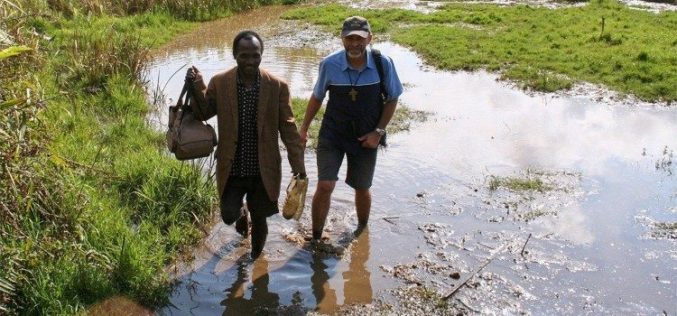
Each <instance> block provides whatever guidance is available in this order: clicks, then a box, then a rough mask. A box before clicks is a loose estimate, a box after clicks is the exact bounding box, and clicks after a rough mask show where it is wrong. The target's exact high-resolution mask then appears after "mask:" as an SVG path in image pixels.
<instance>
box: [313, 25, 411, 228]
mask: <svg viewBox="0 0 677 316" xmlns="http://www.w3.org/2000/svg"><path fill="white" fill-rule="evenodd" d="M371 39H372V33H371V27H370V26H369V22H368V21H367V20H366V19H365V18H363V17H360V16H353V17H349V18H347V19H345V21H344V22H343V28H342V30H341V40H342V42H343V47H344V49H342V50H340V51H337V52H334V53H332V54H330V55H329V56H327V57H326V58H325V59H324V60H322V62H321V63H320V72H319V77H318V79H317V82H316V83H315V88H314V89H313V94H312V95H311V97H310V101H309V102H308V108H307V109H306V114H305V117H304V119H303V125H302V126H301V130H300V134H301V141H302V142H303V143H304V144H305V143H306V142H307V140H308V127H309V126H310V123H311V122H312V120H313V118H314V117H315V115H316V114H317V111H318V110H319V109H320V107H321V106H322V101H323V100H324V97H325V94H326V93H327V91H329V101H328V102H327V108H326V110H325V114H324V117H323V119H322V127H321V128H320V134H319V137H318V142H317V144H318V145H317V169H318V184H317V189H316V191H315V195H314V196H313V204H312V219H313V228H312V229H313V239H315V240H319V239H321V237H322V230H323V228H324V223H325V220H326V218H327V213H328V212H329V207H330V205H331V194H332V192H333V191H334V187H335V186H336V181H337V180H338V171H339V168H340V167H341V163H342V162H343V157H344V156H347V158H348V173H347V176H346V183H347V184H348V185H350V186H351V187H352V188H353V189H355V208H356V211H357V219H358V230H359V229H361V228H364V227H365V226H366V225H367V222H368V220H369V212H370V210H371V193H370V191H369V188H370V187H371V184H372V179H373V177H374V169H375V166H376V154H377V147H378V145H379V143H380V142H381V140H382V138H384V137H385V134H386V130H385V128H386V126H387V125H388V122H390V119H391V118H392V117H393V114H394V113H395V107H396V106H397V99H398V97H399V96H400V95H401V94H402V84H401V83H400V79H399V78H398V76H397V72H396V71H395V66H394V64H393V61H392V59H390V58H389V57H387V56H385V55H380V54H378V55H379V56H375V55H374V54H373V52H372V50H371V49H368V48H367V46H368V45H369V43H370V42H371ZM377 62H380V63H381V65H382V69H383V78H381V76H380V75H379V70H378V67H377V65H376V63H377ZM381 80H383V82H381Z"/></svg>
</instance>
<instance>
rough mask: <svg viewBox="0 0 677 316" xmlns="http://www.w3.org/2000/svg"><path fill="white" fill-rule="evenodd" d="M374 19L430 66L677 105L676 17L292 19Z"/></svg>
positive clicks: (306, 15)
mask: <svg viewBox="0 0 677 316" xmlns="http://www.w3.org/2000/svg"><path fill="white" fill-rule="evenodd" d="M353 14H360V15H363V16H365V17H367V18H368V19H369V21H370V23H371V24H372V25H373V26H374V32H375V33H376V36H377V37H378V36H379V32H389V33H391V35H392V37H391V38H392V39H393V40H395V41H396V42H399V43H401V44H404V45H408V46H411V47H412V48H413V49H414V50H415V51H417V52H418V53H419V54H421V56H423V58H424V59H425V60H426V61H427V62H428V63H430V64H433V65H435V66H438V67H440V68H443V69H450V70H475V69H480V68H486V69H488V70H492V71H500V72H501V74H502V77H503V78H504V79H508V80H515V81H517V82H519V83H520V84H521V85H522V86H523V87H525V88H530V89H535V90H540V91H557V90H560V89H568V88H569V87H571V86H572V84H573V83H575V82H576V81H588V82H592V83H596V84H602V85H606V86H608V87H610V88H611V89H615V90H617V91H619V92H622V93H631V94H634V95H636V96H637V97H639V98H640V99H643V100H647V101H664V102H668V103H670V102H674V101H676V100H677V89H675V88H674V87H676V86H677V55H676V54H675V49H676V48H677V40H675V38H674V36H673V37H671V36H668V34H673V33H674V30H675V29H677V13H676V12H674V11H666V12H662V13H660V14H655V13H651V12H645V11H639V10H633V9H630V8H628V7H627V6H624V5H622V4H620V3H619V2H617V1H593V2H591V3H588V4H587V5H585V6H583V7H567V8H559V9H548V8H544V7H531V6H527V5H516V6H499V5H489V4H467V3H463V4H461V3H449V4H447V5H445V6H444V7H442V8H441V9H440V10H438V11H435V12H432V13H429V14H424V13H416V12H411V11H407V12H403V10H400V9H387V10H368V11H365V10H357V9H350V8H346V7H342V6H338V5H326V6H314V7H304V8H301V9H296V10H291V11H289V12H288V13H286V14H285V18H288V19H303V20H306V21H310V22H312V23H315V24H318V25H322V26H323V27H325V28H326V29H327V30H331V31H332V32H334V31H335V32H336V33H338V30H339V28H340V25H341V21H342V19H343V18H345V17H346V16H349V15H353Z"/></svg>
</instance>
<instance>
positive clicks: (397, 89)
mask: <svg viewBox="0 0 677 316" xmlns="http://www.w3.org/2000/svg"><path fill="white" fill-rule="evenodd" d="M381 62H382V64H383V75H384V78H383V79H384V86H385V89H386V92H387V95H388V99H387V100H386V101H392V100H395V99H397V98H399V96H400V95H401V94H402V90H403V89H402V83H401V82H400V78H399V77H398V76H397V71H396V70H395V65H394V64H393V61H392V59H391V58H390V57H388V56H386V55H385V54H383V53H381ZM378 82H379V77H378V70H377V69H376V64H374V58H373V56H372V55H371V49H369V48H367V66H366V67H365V68H364V69H363V70H362V71H361V72H359V71H358V70H355V69H353V68H352V67H351V66H350V65H349V64H348V60H347V57H346V52H345V50H344V49H342V50H339V51H336V52H333V53H332V54H330V55H329V56H327V57H325V58H324V59H323V60H322V62H320V72H319V76H318V78H317V82H316V83H315V88H314V89H313V96H315V98H316V99H318V100H319V101H320V102H322V101H323V100H324V97H325V95H326V93H327V90H328V89H329V86H330V85H336V86H350V85H358V86H360V85H372V84H374V83H378Z"/></svg>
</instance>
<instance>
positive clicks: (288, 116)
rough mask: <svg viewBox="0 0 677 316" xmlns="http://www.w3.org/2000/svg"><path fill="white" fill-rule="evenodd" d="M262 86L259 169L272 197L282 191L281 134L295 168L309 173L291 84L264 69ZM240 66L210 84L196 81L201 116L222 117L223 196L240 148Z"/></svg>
mask: <svg viewBox="0 0 677 316" xmlns="http://www.w3.org/2000/svg"><path fill="white" fill-rule="evenodd" d="M260 73H261V86H260V89H259V101H258V108H257V111H258V113H257V122H256V125H257V129H258V144H259V167H260V168H259V169H260V170H261V179H262V180H263V185H264V186H265V188H266V192H267V193H268V196H269V197H270V199H271V200H272V201H277V198H278V197H279V195H280V182H281V181H282V179H281V178H282V171H281V160H282V159H281V157H280V147H279V144H278V135H279V136H281V138H282V142H283V143H284V145H285V146H286V147H287V157H288V159H289V164H290V165H291V168H292V172H294V173H299V172H303V173H305V172H306V170H305V166H304V162H303V146H302V145H301V138H300V136H299V133H298V130H297V129H296V123H295V120H294V114H293V113H292V109H291V99H290V97H289V86H288V84H287V83H286V82H284V81H283V80H281V79H279V78H277V77H275V76H273V75H272V74H270V73H269V72H267V71H265V70H264V69H260ZM236 76H237V67H234V68H232V69H230V70H227V71H224V72H220V73H218V74H216V75H214V77H212V79H211V80H210V81H209V86H208V87H206V86H205V84H204V82H203V81H202V80H197V81H195V82H194V85H193V88H194V89H193V91H195V92H196V93H194V98H195V102H194V103H197V104H196V105H197V106H199V109H197V111H195V112H196V113H195V115H196V117H197V118H198V119H201V120H207V119H209V118H211V117H213V116H214V115H216V116H217V121H218V135H219V144H218V145H217V147H216V184H217V188H218V192H219V198H220V197H221V196H222V195H223V189H224V188H225V187H226V183H227V181H228V176H229V175H230V169H231V167H232V165H233V160H234V159H235V150H236V149H237V129H238V124H237V123H238V107H237V81H236V79H237V77H236Z"/></svg>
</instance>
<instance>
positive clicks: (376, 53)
mask: <svg viewBox="0 0 677 316" xmlns="http://www.w3.org/2000/svg"><path fill="white" fill-rule="evenodd" d="M371 56H372V57H373V58H374V64H376V71H377V72H378V79H379V85H380V86H381V97H382V98H383V102H385V101H386V100H387V99H388V91H386V86H385V83H384V82H383V78H385V74H384V73H383V63H382V59H383V58H382V55H381V51H380V50H378V49H375V48H372V49H371Z"/></svg>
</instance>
